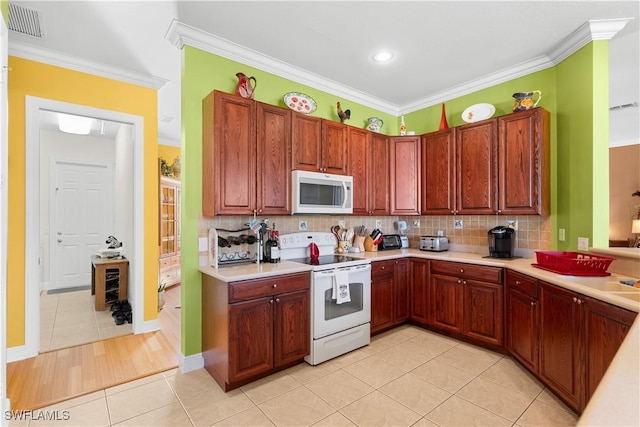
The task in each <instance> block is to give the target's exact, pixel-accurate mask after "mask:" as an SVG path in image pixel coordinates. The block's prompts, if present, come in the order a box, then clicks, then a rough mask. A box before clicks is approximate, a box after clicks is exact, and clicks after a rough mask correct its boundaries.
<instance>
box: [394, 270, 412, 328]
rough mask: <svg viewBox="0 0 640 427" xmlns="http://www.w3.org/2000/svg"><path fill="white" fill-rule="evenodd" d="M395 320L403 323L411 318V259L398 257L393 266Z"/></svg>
mask: <svg viewBox="0 0 640 427" xmlns="http://www.w3.org/2000/svg"><path fill="white" fill-rule="evenodd" d="M393 305H394V310H393V320H394V323H402V322H404V321H405V320H407V319H408V318H409V259H408V258H404V259H398V260H395V261H394V266H393Z"/></svg>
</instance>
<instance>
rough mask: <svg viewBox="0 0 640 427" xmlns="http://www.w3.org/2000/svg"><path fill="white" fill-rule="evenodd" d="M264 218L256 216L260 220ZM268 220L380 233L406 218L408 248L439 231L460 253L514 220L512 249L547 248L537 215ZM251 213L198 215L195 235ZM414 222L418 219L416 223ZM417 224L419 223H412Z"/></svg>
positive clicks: (547, 232)
mask: <svg viewBox="0 0 640 427" xmlns="http://www.w3.org/2000/svg"><path fill="white" fill-rule="evenodd" d="M265 218H267V217H264V216H263V217H258V219H260V220H264V219H265ZM268 218H269V223H270V224H273V223H275V225H276V229H278V230H279V231H280V234H287V233H294V232H298V231H301V230H300V223H301V222H304V223H306V229H307V231H327V232H328V231H330V230H329V229H330V228H331V226H333V225H337V224H338V222H339V221H341V220H342V221H344V223H345V227H347V228H352V227H356V226H359V225H364V226H365V227H366V228H367V229H368V230H369V231H371V230H373V229H374V228H376V225H377V224H378V221H379V224H380V227H379V228H380V230H381V231H382V232H383V233H384V234H392V233H397V232H398V231H397V227H396V223H397V221H399V220H401V221H406V222H407V225H408V227H409V230H408V233H407V235H408V236H409V241H410V245H411V247H418V241H419V239H420V236H424V235H436V234H437V232H438V230H442V231H443V233H444V235H445V236H446V237H447V238H448V239H449V242H450V244H451V245H453V246H454V247H455V249H456V250H460V251H463V252H483V251H488V249H487V247H488V240H487V232H488V231H489V230H490V229H491V228H493V227H495V226H497V225H507V221H514V220H515V221H517V222H518V229H517V232H516V251H518V249H520V250H525V251H535V250H550V249H551V226H550V217H542V216H538V215H523V216H498V215H494V216H487V215H457V216H450V215H442V216H431V215H430V216H378V217H375V216H340V215H294V216H271V217H268ZM251 219H252V217H251V216H246V217H245V216H220V217H216V218H200V221H199V222H198V225H199V230H198V236H199V237H206V236H208V231H209V229H210V228H224V229H228V230H237V229H239V228H242V227H246V226H247V225H248V224H249V221H251ZM415 221H418V223H416V222H415ZM456 221H462V224H461V225H462V228H456V227H455V223H456ZM414 224H419V225H414Z"/></svg>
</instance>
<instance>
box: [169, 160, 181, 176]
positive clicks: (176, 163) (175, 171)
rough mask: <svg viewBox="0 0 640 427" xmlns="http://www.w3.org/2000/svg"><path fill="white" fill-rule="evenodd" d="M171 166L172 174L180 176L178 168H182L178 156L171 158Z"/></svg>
mask: <svg viewBox="0 0 640 427" xmlns="http://www.w3.org/2000/svg"><path fill="white" fill-rule="evenodd" d="M171 167H172V168H173V176H174V177H176V178H180V169H181V168H182V166H181V165H180V157H176V158H175V159H173V165H171Z"/></svg>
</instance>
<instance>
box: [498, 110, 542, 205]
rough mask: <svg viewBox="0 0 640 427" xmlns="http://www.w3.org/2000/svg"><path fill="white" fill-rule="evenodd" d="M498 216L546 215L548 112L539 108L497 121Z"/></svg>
mask: <svg viewBox="0 0 640 427" xmlns="http://www.w3.org/2000/svg"><path fill="white" fill-rule="evenodd" d="M498 126H499V138H498V153H499V162H498V163H499V165H500V175H499V190H498V194H499V202H498V209H499V210H500V213H502V214H512V215H536V214H543V215H548V214H549V113H548V112H547V111H545V110H543V109H542V108H535V109H533V110H528V111H522V112H519V113H514V114H508V115H506V116H502V117H500V118H499V119H498Z"/></svg>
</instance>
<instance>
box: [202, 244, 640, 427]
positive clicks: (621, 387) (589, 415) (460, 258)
mask: <svg viewBox="0 0 640 427" xmlns="http://www.w3.org/2000/svg"><path fill="white" fill-rule="evenodd" d="M609 254H610V255H611V256H615V255H614V254H613V253H611V252H609ZM348 255H349V256H354V257H358V258H363V259H368V260H370V261H381V260H386V259H395V258H405V257H415V258H426V259H438V260H443V261H456V262H468V263H473V264H478V265H488V266H495V267H505V268H509V269H511V270H513V271H516V272H519V273H522V274H526V275H528V276H532V277H535V278H538V279H540V280H544V281H546V282H549V283H552V284H554V285H558V286H561V287H563V288H566V289H570V290H572V291H575V292H579V293H581V294H583V295H587V296H590V297H593V298H596V299H599V300H602V301H605V302H608V303H611V304H614V305H617V306H619V307H623V308H626V309H628V310H631V311H635V312H640V288H634V287H631V286H627V285H623V284H621V283H620V280H638V279H639V278H638V277H629V276H625V275H621V274H616V273H612V274H611V275H610V276H606V277H579V276H565V275H561V274H557V273H552V272H550V271H546V270H542V269H539V268H537V267H534V266H532V265H531V264H532V263H535V261H536V260H535V259H534V258H518V259H513V260H503V259H494V258H491V259H489V258H484V256H483V255H481V254H475V253H468V252H455V251H446V252H423V251H420V250H418V249H400V250H391V251H378V252H364V253H357V254H355V253H349V254H348ZM200 271H201V272H202V273H204V274H208V275H209V276H212V277H215V278H217V279H220V280H222V281H224V282H232V281H237V280H245V279H255V278H260V277H268V276H274V275H279V274H288V273H297V272H301V271H311V267H310V266H308V265H304V264H299V263H295V262H290V261H283V262H280V263H277V264H259V265H258V264H243V265H237V266H230V267H222V268H218V269H215V268H212V267H206V266H201V267H200ZM639 352H640V316H638V317H636V320H635V322H634V323H633V326H632V327H631V329H630V331H629V333H628V334H627V337H626V338H625V340H624V342H623V343H622V345H621V346H620V349H619V350H618V353H616V356H615V358H614V359H613V361H612V362H611V366H610V367H609V369H608V370H607V372H606V374H605V376H604V378H603V379H602V381H601V383H600V385H599V386H598V388H597V389H596V392H595V394H594V395H593V397H592V398H591V401H590V402H589V404H588V405H587V407H586V408H585V410H584V412H583V414H582V416H581V417H580V419H579V421H578V425H579V426H603V425H607V426H612V425H619V426H639V425H640V408H639V407H638V402H640V356H639Z"/></svg>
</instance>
